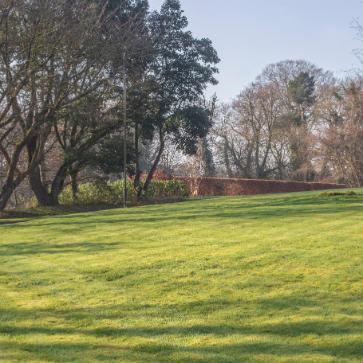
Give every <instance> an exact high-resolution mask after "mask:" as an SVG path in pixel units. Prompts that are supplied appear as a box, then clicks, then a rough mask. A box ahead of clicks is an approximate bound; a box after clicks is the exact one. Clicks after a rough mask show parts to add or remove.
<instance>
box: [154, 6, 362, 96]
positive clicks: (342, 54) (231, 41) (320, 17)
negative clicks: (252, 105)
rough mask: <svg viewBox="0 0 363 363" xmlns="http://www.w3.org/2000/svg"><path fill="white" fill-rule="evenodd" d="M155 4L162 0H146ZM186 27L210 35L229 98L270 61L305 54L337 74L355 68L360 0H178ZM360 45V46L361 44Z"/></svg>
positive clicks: (222, 91)
mask: <svg viewBox="0 0 363 363" xmlns="http://www.w3.org/2000/svg"><path fill="white" fill-rule="evenodd" d="M149 2H150V6H151V8H152V9H158V8H159V7H160V5H161V4H162V2H163V0H149ZM181 4H182V7H183V9H184V10H185V14H186V15H187V17H188V19H189V28H190V30H192V31H193V33H194V34H195V35H196V36H198V37H208V38H210V39H211V40H212V41H213V43H214V46H215V48H216V49H217V51H218V53H219V56H220V58H221V64H220V66H219V68H220V74H219V76H218V79H219V85H218V86H216V87H214V88H213V89H211V90H209V91H208V93H209V94H210V93H213V92H216V93H217V95H218V98H219V99H220V100H223V101H228V100H230V99H231V98H233V97H234V96H236V95H237V94H238V93H239V92H240V90H241V89H242V88H243V87H244V86H245V85H247V84H248V83H249V82H251V81H253V79H254V78H255V77H256V76H257V75H258V74H259V73H260V72H261V70H262V69H263V67H264V66H265V65H267V64H269V63H272V62H277V61H280V60H285V59H306V60H308V61H311V62H313V63H315V64H316V65H318V66H319V67H322V68H324V69H329V70H331V71H334V72H335V74H336V75H337V76H340V77H342V76H344V75H345V74H346V73H347V72H349V71H352V70H354V69H357V68H358V67H359V63H358V61H357V59H356V57H355V55H354V52H353V49H356V48H358V47H360V43H359V41H358V39H357V36H356V34H355V30H354V29H352V24H353V20H354V19H357V18H358V19H359V18H362V19H363V1H362V0H222V1H221V0H181ZM362 47H363V45H362Z"/></svg>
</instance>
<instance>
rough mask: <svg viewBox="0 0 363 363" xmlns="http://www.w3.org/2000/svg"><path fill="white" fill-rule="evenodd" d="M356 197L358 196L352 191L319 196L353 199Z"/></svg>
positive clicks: (327, 193)
mask: <svg viewBox="0 0 363 363" xmlns="http://www.w3.org/2000/svg"><path fill="white" fill-rule="evenodd" d="M357 195H358V194H357V193H356V192H355V191H353V190H350V191H348V192H324V193H321V194H320V196H321V197H339V196H343V197H344V196H345V197H355V196H357Z"/></svg>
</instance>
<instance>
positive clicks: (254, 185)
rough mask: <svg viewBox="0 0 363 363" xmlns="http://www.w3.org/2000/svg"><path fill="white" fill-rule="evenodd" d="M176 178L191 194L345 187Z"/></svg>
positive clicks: (252, 180) (261, 181)
mask: <svg viewBox="0 0 363 363" xmlns="http://www.w3.org/2000/svg"><path fill="white" fill-rule="evenodd" d="M176 179H178V180H183V181H185V183H186V185H187V188H188V191H189V194H190V195H191V196H209V195H252V194H266V193H287V192H301V191H308V190H323V189H339V188H345V187H346V186H345V185H342V184H330V183H304V182H295V181H280V180H260V179H258V180H255V179H237V178H236V179H234V178H189V177H176Z"/></svg>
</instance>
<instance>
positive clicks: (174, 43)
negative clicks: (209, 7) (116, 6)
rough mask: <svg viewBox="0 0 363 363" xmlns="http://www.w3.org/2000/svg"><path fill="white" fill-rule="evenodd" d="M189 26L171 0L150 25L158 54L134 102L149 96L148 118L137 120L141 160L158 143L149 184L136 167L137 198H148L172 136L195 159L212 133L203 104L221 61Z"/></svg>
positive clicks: (205, 41) (210, 46)
mask: <svg viewBox="0 0 363 363" xmlns="http://www.w3.org/2000/svg"><path fill="white" fill-rule="evenodd" d="M187 25H188V22H187V19H186V17H185V16H184V15H183V11H182V10H181V7H180V3H179V1H177V0H166V1H165V3H164V4H163V6H162V7H161V10H160V12H154V13H152V14H151V16H150V19H149V27H150V34H151V35H152V39H153V44H154V47H153V53H152V56H151V58H150V61H149V62H148V64H147V66H146V67H145V71H144V72H143V74H142V76H141V78H142V80H143V81H142V86H141V87H140V89H142V91H143V92H141V94H140V96H139V98H136V100H133V101H131V102H133V103H137V99H138V100H140V99H141V97H142V98H143V99H145V97H144V95H145V93H146V94H147V99H148V102H147V103H143V107H144V108H145V112H143V115H138V116H139V117H133V118H132V123H133V127H134V135H135V138H134V142H135V155H136V158H137V160H139V159H140V153H139V145H140V143H141V142H142V141H145V140H151V139H154V140H157V144H158V147H157V153H156V155H155V158H154V160H153V162H152V165H151V167H150V169H149V171H148V173H147V176H146V180H145V182H144V183H141V180H140V176H141V170H140V165H139V162H138V161H137V162H136V175H135V181H134V185H135V188H136V190H137V193H138V196H141V195H142V194H143V193H145V192H146V190H147V188H148V186H149V184H150V182H151V180H152V178H153V175H154V173H155V171H156V169H157V167H158V164H159V162H160V159H161V156H162V153H163V151H164V148H165V138H166V137H167V136H168V135H169V137H170V138H171V139H172V140H173V142H174V143H175V144H176V145H177V146H178V148H179V149H180V150H183V151H184V152H185V153H187V154H192V153H195V152H196V144H197V141H198V139H199V138H203V137H204V136H206V134H207V132H208V130H209V128H210V127H211V122H210V118H209V117H208V112H207V111H206V110H205V108H204V107H202V106H200V99H201V96H202V95H203V92H204V90H205V88H206V86H207V85H208V84H209V83H211V84H215V83H216V79H215V78H214V74H215V73H216V72H217V69H216V68H215V65H216V64H217V63H218V62H219V59H218V56H217V53H216V51H215V50H214V48H213V47H212V44H211V41H210V40H209V39H196V38H194V37H193V36H192V34H191V33H190V32H189V31H187V30H186V28H187ZM139 103H140V102H139ZM134 116H135V115H134Z"/></svg>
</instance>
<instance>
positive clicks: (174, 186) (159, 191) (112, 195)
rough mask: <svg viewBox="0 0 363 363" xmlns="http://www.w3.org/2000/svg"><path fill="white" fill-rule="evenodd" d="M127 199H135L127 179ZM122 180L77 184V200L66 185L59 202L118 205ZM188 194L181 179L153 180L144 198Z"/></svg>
mask: <svg viewBox="0 0 363 363" xmlns="http://www.w3.org/2000/svg"><path fill="white" fill-rule="evenodd" d="M126 185H127V199H128V201H131V202H132V201H135V199H136V193H135V189H134V187H133V183H132V181H130V180H128V181H127V184H126ZM123 186H124V183H123V180H116V181H113V182H107V183H106V182H94V183H84V184H80V185H79V192H78V195H77V200H76V201H74V200H73V196H72V190H71V188H70V187H69V186H68V187H66V188H65V189H64V191H63V192H62V194H61V195H60V198H59V200H60V203H61V204H74V203H76V204H110V205H119V204H121V203H122V200H123V192H124V187H123ZM187 195H188V192H187V188H186V185H185V183H184V182H183V181H181V180H173V179H172V180H153V181H152V182H151V184H150V186H149V189H148V191H147V195H146V198H147V199H151V200H158V199H171V198H184V197H186V196H187Z"/></svg>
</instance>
